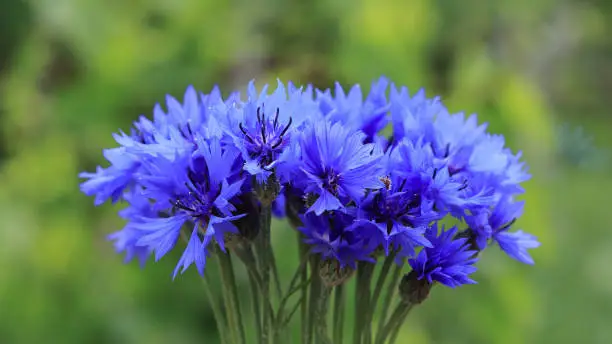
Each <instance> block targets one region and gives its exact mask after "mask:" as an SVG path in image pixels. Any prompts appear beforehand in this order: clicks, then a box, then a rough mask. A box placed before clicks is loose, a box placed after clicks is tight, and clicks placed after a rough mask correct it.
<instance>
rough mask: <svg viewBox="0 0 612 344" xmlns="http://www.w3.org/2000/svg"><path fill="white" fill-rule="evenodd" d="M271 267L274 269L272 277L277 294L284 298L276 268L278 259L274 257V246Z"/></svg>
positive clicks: (271, 248) (271, 253) (271, 249)
mask: <svg viewBox="0 0 612 344" xmlns="http://www.w3.org/2000/svg"><path fill="white" fill-rule="evenodd" d="M270 267H271V268H272V277H273V278H274V285H275V288H276V292H277V294H278V297H282V295H283V290H282V287H281V283H280V278H279V275H278V268H277V267H276V257H275V256H274V248H273V247H272V245H270Z"/></svg>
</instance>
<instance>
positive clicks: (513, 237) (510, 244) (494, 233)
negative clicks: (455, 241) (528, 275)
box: [465, 196, 540, 264]
mask: <svg viewBox="0 0 612 344" xmlns="http://www.w3.org/2000/svg"><path fill="white" fill-rule="evenodd" d="M524 205H525V202H523V201H522V202H515V201H513V200H512V197H509V196H504V197H502V198H501V199H500V200H499V202H498V203H497V204H496V206H495V207H494V208H493V210H489V209H484V210H481V211H479V212H477V213H476V214H474V215H472V216H466V218H465V220H466V223H467V224H468V226H469V227H470V229H471V230H472V232H473V233H474V235H475V239H476V245H477V246H478V249H480V250H482V249H484V248H485V247H486V246H487V244H488V243H489V241H490V240H491V239H492V240H493V241H495V242H497V244H498V245H499V247H500V248H501V249H502V250H503V251H504V252H506V254H508V255H509V256H510V257H512V258H514V259H516V260H518V261H519V262H521V263H525V264H534V261H533V258H531V256H530V255H529V253H528V252H527V250H528V249H532V248H537V247H539V246H540V243H539V242H538V241H537V238H536V237H535V236H533V235H531V234H528V233H525V232H523V231H517V232H512V233H511V232H508V230H509V229H510V227H511V226H512V225H513V224H514V222H515V221H516V219H518V218H519V217H520V216H521V214H522V212H523V206H524Z"/></svg>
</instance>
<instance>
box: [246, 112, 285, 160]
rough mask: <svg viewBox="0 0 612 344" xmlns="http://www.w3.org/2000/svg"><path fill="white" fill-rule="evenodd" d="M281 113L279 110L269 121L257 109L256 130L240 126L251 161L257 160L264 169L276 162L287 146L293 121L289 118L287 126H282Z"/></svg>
mask: <svg viewBox="0 0 612 344" xmlns="http://www.w3.org/2000/svg"><path fill="white" fill-rule="evenodd" d="M279 112H280V110H279V109H278V108H277V109H276V114H275V116H274V118H273V119H269V118H266V114H265V113H264V112H263V111H261V108H257V122H256V123H255V127H254V128H251V130H247V129H246V128H245V127H244V126H243V125H242V123H240V124H239V127H240V131H242V134H243V135H244V138H245V140H246V149H247V152H248V153H249V156H250V157H251V159H256V160H257V161H258V164H259V166H261V167H263V168H265V167H266V166H268V165H270V164H271V163H272V162H274V160H276V159H277V158H278V156H279V155H280V153H281V152H282V150H283V149H284V148H285V146H286V142H287V140H286V138H287V137H288V134H287V131H288V130H289V128H290V127H291V123H292V121H293V120H292V118H291V117H289V121H288V122H287V124H286V125H285V126H282V125H280V123H279V121H278V116H279Z"/></svg>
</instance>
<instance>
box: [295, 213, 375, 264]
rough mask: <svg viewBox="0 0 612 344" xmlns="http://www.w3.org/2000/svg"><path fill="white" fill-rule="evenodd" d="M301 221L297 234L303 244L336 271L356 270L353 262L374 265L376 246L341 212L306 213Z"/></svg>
mask: <svg viewBox="0 0 612 344" xmlns="http://www.w3.org/2000/svg"><path fill="white" fill-rule="evenodd" d="M301 219H302V223H303V226H302V227H299V228H298V230H299V231H300V232H302V233H303V234H304V242H305V243H306V244H308V245H310V246H311V252H312V253H313V254H320V255H321V257H322V258H323V259H332V260H336V261H338V263H339V264H340V267H344V266H350V267H352V268H356V263H357V261H367V262H372V263H373V262H374V259H373V258H372V257H371V255H372V253H373V252H374V249H375V248H376V244H375V243H374V242H373V241H372V240H371V239H370V237H369V236H367V235H364V234H365V233H363V232H361V231H359V230H358V228H357V227H356V226H355V221H354V220H355V218H354V217H353V216H352V215H350V214H346V213H342V212H333V213H325V214H323V215H315V214H314V213H307V214H306V215H304V216H302V218H301Z"/></svg>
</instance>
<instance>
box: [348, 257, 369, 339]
mask: <svg viewBox="0 0 612 344" xmlns="http://www.w3.org/2000/svg"><path fill="white" fill-rule="evenodd" d="M373 272H374V264H371V263H366V262H359V263H357V282H356V283H357V284H356V290H355V323H354V328H353V344H362V343H369V341H370V337H371V331H369V330H368V326H365V325H366V324H365V320H366V318H367V317H366V314H367V313H368V312H369V311H370V282H371V280H372V273H373ZM364 330H365V331H364Z"/></svg>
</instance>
